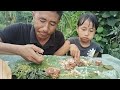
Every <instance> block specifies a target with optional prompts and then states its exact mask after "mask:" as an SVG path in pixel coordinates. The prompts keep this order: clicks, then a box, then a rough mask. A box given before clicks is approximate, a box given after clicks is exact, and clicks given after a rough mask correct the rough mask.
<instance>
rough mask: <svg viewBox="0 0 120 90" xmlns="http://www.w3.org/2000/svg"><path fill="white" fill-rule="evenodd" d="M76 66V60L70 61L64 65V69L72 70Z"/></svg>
mask: <svg viewBox="0 0 120 90" xmlns="http://www.w3.org/2000/svg"><path fill="white" fill-rule="evenodd" d="M75 66H76V63H75V60H74V59H72V58H71V59H68V60H67V61H66V62H65V63H64V67H65V69H66V70H71V69H73V68H74V67H75Z"/></svg>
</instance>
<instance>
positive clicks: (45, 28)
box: [43, 23, 49, 32]
mask: <svg viewBox="0 0 120 90" xmlns="http://www.w3.org/2000/svg"><path fill="white" fill-rule="evenodd" d="M48 30H49V24H48V23H46V24H45V26H44V28H43V31H44V32H48Z"/></svg>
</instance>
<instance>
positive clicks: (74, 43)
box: [56, 13, 102, 57]
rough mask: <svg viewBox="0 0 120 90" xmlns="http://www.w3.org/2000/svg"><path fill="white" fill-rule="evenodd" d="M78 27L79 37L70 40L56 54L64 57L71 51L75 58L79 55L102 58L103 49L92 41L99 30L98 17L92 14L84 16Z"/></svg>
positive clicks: (81, 17)
mask: <svg viewBox="0 0 120 90" xmlns="http://www.w3.org/2000/svg"><path fill="white" fill-rule="evenodd" d="M77 26H78V27H77V33H78V37H71V38H69V39H68V40H67V41H66V42H65V43H64V45H63V47H62V48H60V49H59V51H58V52H56V53H59V54H60V55H63V54H65V53H66V52H67V51H69V50H70V53H69V54H70V55H71V56H73V57H75V56H76V57H78V55H80V56H89V57H97V56H101V53H102V48H101V47H100V45H98V44H97V43H96V42H93V41H92V39H93V37H94V35H95V32H96V30H97V28H98V20H97V17H96V16H95V15H94V14H92V13H87V14H84V15H82V16H80V18H79V20H78V23H77ZM78 50H79V51H80V52H78Z"/></svg>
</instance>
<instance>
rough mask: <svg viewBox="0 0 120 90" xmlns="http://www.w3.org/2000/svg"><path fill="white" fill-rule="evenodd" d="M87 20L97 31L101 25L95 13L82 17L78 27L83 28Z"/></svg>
mask: <svg viewBox="0 0 120 90" xmlns="http://www.w3.org/2000/svg"><path fill="white" fill-rule="evenodd" d="M86 20H89V21H90V22H92V24H93V27H95V29H96V30H97V28H98V25H99V24H98V19H97V17H96V16H95V15H94V14H93V13H86V14H83V15H82V16H80V18H79V20H78V23H77V25H78V27H79V26H81V25H82V24H83V23H84V22H85V21H86Z"/></svg>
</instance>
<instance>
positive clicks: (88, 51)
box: [68, 37, 103, 57]
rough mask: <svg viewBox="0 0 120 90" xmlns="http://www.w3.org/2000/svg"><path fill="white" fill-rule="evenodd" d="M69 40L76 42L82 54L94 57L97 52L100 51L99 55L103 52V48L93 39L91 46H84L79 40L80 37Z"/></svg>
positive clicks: (72, 42)
mask: <svg viewBox="0 0 120 90" xmlns="http://www.w3.org/2000/svg"><path fill="white" fill-rule="evenodd" d="M68 40H69V41H70V43H71V44H75V45H76V46H77V47H78V48H79V50H80V55H81V56H89V57H93V56H94V55H95V53H97V52H99V55H98V56H101V55H100V54H101V53H103V50H102V48H101V47H100V45H99V44H97V43H96V42H93V41H91V44H90V46H88V47H82V46H81V44H80V41H79V37H71V38H69V39H68Z"/></svg>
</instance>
